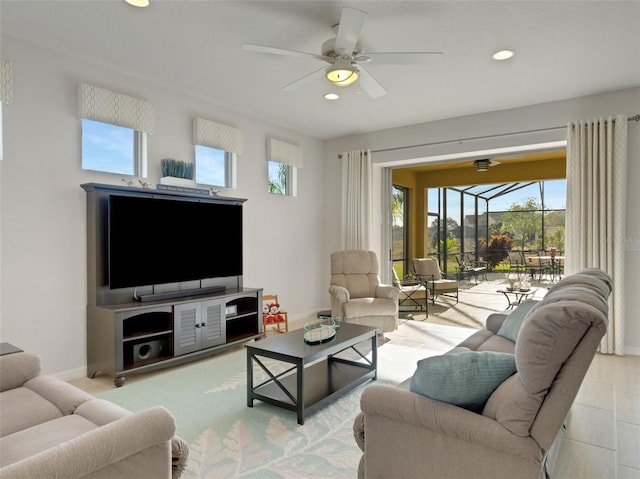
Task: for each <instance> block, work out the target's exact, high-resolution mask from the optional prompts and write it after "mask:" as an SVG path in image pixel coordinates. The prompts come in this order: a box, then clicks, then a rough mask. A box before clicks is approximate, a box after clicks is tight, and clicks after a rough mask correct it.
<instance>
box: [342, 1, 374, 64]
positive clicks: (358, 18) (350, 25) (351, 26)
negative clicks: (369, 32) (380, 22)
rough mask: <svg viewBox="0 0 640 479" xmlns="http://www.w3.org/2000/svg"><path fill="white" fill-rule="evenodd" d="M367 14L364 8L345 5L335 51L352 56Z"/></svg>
mask: <svg viewBox="0 0 640 479" xmlns="http://www.w3.org/2000/svg"><path fill="white" fill-rule="evenodd" d="M366 17H367V14H366V13H365V12H363V11H362V10H357V9H355V8H349V7H344V8H343V9H342V15H341V16H340V23H339V26H338V36H337V37H336V44H335V51H336V52H338V53H339V54H340V55H348V56H351V54H352V53H353V50H355V48H356V43H358V38H360V32H361V31H362V27H363V26H364V19H365V18H366Z"/></svg>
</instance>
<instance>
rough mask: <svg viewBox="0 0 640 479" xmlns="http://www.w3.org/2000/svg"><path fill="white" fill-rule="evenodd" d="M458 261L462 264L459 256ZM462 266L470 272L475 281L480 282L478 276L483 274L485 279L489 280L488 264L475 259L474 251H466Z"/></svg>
mask: <svg viewBox="0 0 640 479" xmlns="http://www.w3.org/2000/svg"><path fill="white" fill-rule="evenodd" d="M456 261H458V264H460V262H459V260H458V257H456ZM462 267H463V268H464V269H465V270H466V271H467V272H468V273H469V276H470V277H471V278H473V279H474V282H475V283H476V284H477V283H478V277H479V276H482V277H483V278H484V280H485V281H486V280H487V264H486V263H483V262H481V261H478V260H476V259H475V257H474V255H473V254H472V253H464V255H463V256H462Z"/></svg>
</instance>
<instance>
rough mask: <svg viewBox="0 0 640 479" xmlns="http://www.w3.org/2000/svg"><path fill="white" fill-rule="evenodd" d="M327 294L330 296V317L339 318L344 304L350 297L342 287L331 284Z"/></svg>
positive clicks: (347, 291)
mask: <svg viewBox="0 0 640 479" xmlns="http://www.w3.org/2000/svg"><path fill="white" fill-rule="evenodd" d="M329 294H330V295H331V316H333V317H336V318H341V317H342V312H343V306H344V303H346V302H347V301H349V298H350V297H351V295H350V294H349V290H348V289H347V288H343V287H342V286H337V285H335V284H332V285H331V286H329Z"/></svg>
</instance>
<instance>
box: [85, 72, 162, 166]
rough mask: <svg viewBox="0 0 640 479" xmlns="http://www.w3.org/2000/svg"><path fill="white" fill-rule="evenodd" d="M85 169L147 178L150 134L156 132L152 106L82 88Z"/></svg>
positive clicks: (90, 88)
mask: <svg viewBox="0 0 640 479" xmlns="http://www.w3.org/2000/svg"><path fill="white" fill-rule="evenodd" d="M78 103H79V113H80V118H81V121H82V168H83V169H85V170H96V171H105V172H107V173H118V174H124V175H133V176H140V177H146V176H147V134H149V135H151V134H153V131H154V128H155V108H154V106H153V105H151V104H150V103H148V102H146V101H144V100H140V99H138V98H134V97H131V96H127V95H123V94H122V93H117V92H113V91H109V90H105V89H104V88H99V87H97V86H94V85H89V84H87V83H81V84H80V85H79V86H78Z"/></svg>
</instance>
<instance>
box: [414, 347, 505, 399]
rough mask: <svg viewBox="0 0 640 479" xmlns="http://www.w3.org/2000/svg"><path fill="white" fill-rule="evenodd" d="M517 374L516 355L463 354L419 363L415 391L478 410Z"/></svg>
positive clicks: (429, 359) (415, 374) (436, 357)
mask: <svg viewBox="0 0 640 479" xmlns="http://www.w3.org/2000/svg"><path fill="white" fill-rule="evenodd" d="M515 371H516V361H515V357H514V356H513V354H509V353H496V352H493V351H482V352H477V351H462V352H457V353H455V354H443V355H441V356H433V357H430V358H425V359H421V360H420V361H418V367H417V369H416V372H415V373H414V375H413V378H412V379H411V385H410V390H411V391H412V392H415V393H418V394H422V395H423V396H428V397H430V398H432V399H436V400H438V401H443V402H447V403H449V404H454V405H456V406H460V407H463V408H465V409H469V410H472V411H477V410H479V409H480V408H482V406H483V405H484V403H485V402H486V401H487V399H488V398H489V396H490V395H491V393H492V392H493V391H494V390H495V389H496V388H497V387H498V386H499V385H500V384H501V383H502V382H503V381H504V380H505V379H507V378H508V377H509V376H511V375H512V374H513V373H514V372H515Z"/></svg>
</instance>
